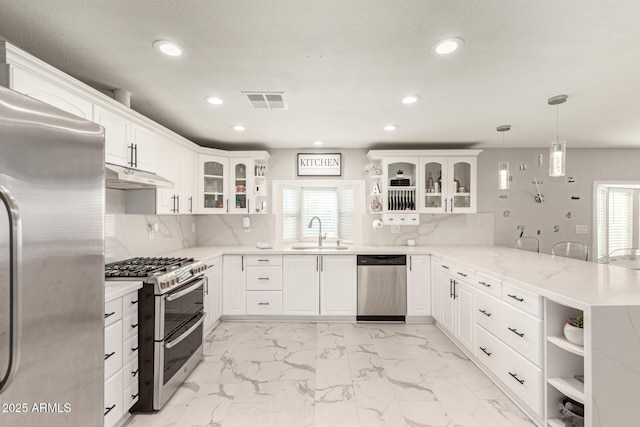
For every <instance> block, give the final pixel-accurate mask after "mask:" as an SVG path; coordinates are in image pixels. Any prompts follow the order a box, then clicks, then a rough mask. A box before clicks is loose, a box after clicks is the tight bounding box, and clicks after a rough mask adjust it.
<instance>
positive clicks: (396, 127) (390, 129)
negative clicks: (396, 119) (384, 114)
mask: <svg viewBox="0 0 640 427" xmlns="http://www.w3.org/2000/svg"><path fill="white" fill-rule="evenodd" d="M383 129H384V130H386V131H387V132H393V131H394V130H396V129H398V126H397V125H386V126H385V127H384V128H383Z"/></svg>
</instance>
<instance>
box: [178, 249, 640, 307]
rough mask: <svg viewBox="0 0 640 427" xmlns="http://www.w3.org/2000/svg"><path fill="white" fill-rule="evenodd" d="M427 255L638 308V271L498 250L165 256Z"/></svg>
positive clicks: (590, 301)
mask: <svg viewBox="0 0 640 427" xmlns="http://www.w3.org/2000/svg"><path fill="white" fill-rule="evenodd" d="M374 253H375V254H395V253H402V254H408V255H411V254H430V255H435V256H440V257H444V258H446V259H450V260H451V261H453V262H458V263H462V264H465V265H467V266H468V267H471V268H473V269H474V270H476V271H481V272H486V273H491V275H493V276H498V278H500V279H502V280H504V281H506V282H509V283H511V284H514V285H517V286H520V287H522V288H524V289H528V290H531V291H533V292H536V293H538V294H540V295H542V296H544V297H547V298H550V299H552V300H554V301H556V302H558V303H561V304H567V305H571V306H574V307H576V308H580V309H585V308H588V307H591V306H627V305H631V306H637V305H640V271H638V270H633V269H628V268H622V267H615V266H610V265H606V264H598V263H594V262H585V261H578V260H574V259H569V258H561V257H552V256H550V255H546V254H537V253H533V252H527V251H522V250H516V249H512V248H506V247H502V246H348V249H347V250H336V251H327V250H323V251H314V250H295V249H291V246H281V247H274V248H273V249H257V248H256V247H249V246H205V247H193V248H186V249H182V250H179V251H174V252H170V253H168V254H166V256H187V257H193V258H195V259H198V260H202V261H205V262H206V261H208V260H211V259H213V258H215V257H217V256H220V255H224V254H238V255H252V254H275V255H279V254H325V255H329V254H331V255H333V254H374Z"/></svg>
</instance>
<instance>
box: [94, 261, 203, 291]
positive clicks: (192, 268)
mask: <svg viewBox="0 0 640 427" xmlns="http://www.w3.org/2000/svg"><path fill="white" fill-rule="evenodd" d="M206 269H207V267H206V265H204V264H203V263H202V262H201V261H195V260H194V259H193V258H169V257H155V258H150V257H138V258H129V259H126V260H123V261H117V262H113V263H110V264H107V265H105V267H104V271H105V279H106V280H142V281H143V282H144V283H147V284H152V285H154V288H155V294H156V295H159V294H165V293H167V292H170V291H171V290H173V289H175V288H177V287H179V286H182V285H183V284H185V283H186V282H188V281H190V280H192V279H193V278H194V277H197V276H202V275H203V274H204V271H205V270H206Z"/></svg>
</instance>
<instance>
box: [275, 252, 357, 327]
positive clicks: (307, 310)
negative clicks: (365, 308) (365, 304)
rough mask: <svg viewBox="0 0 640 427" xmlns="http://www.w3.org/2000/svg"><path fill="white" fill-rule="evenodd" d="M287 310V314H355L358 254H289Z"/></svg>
mask: <svg viewBox="0 0 640 427" xmlns="http://www.w3.org/2000/svg"><path fill="white" fill-rule="evenodd" d="M282 282H283V313H284V314H287V315H306V316H309V315H316V316H317V315H322V316H355V315H356V311H357V267H356V256H355V255H285V256H284V257H283V281H282Z"/></svg>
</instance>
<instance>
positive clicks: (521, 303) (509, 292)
mask: <svg viewBox="0 0 640 427" xmlns="http://www.w3.org/2000/svg"><path fill="white" fill-rule="evenodd" d="M502 299H503V300H505V301H506V302H507V303H509V304H511V305H512V306H514V307H517V308H519V309H520V310H523V311H526V312H527V313H529V314H533V315H534V316H536V317H537V318H539V319H540V318H542V310H541V308H542V304H541V302H540V300H541V299H542V298H541V297H540V295H536V294H534V293H533V292H529V291H525V290H524V289H521V288H517V287H515V286H512V285H510V284H509V283H506V282H505V283H503V284H502Z"/></svg>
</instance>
